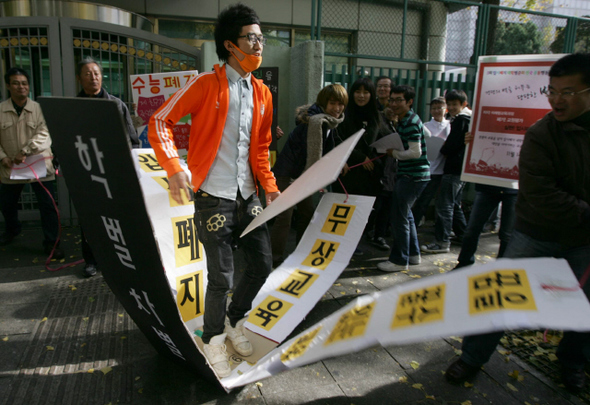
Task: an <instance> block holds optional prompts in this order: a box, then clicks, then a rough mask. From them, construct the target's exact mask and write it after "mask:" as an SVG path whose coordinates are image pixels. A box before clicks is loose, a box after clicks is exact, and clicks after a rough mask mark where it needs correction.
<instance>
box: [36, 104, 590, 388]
mask: <svg viewBox="0 0 590 405" xmlns="http://www.w3.org/2000/svg"><path fill="white" fill-rule="evenodd" d="M39 101H40V103H41V105H42V108H43V110H44V113H45V114H46V116H47V117H46V118H47V124H48V127H49V130H50V131H51V132H53V133H59V134H60V136H59V137H56V138H55V139H54V147H55V151H56V154H57V156H58V157H59V158H60V162H61V164H62V169H63V172H64V177H65V179H66V182H67V184H68V188H69V190H70V195H71V198H72V200H73V202H74V204H75V206H76V210H77V212H78V213H79V215H80V222H81V224H82V226H83V228H84V231H85V234H86V236H87V238H88V241H89V243H90V245H91V246H92V249H93V251H94V253H95V255H96V257H97V259H98V262H99V265H100V266H101V268H102V270H103V276H104V279H105V281H106V282H107V283H108V285H109V287H110V288H111V290H112V291H113V293H114V294H115V295H116V296H117V298H118V299H119V300H120V301H121V303H122V305H123V306H124V307H125V309H126V311H127V312H128V313H129V314H130V316H131V317H132V319H133V320H134V322H135V323H136V324H137V325H138V327H139V328H140V329H141V331H142V332H143V333H144V334H145V335H146V337H147V338H148V339H149V340H150V342H151V343H152V344H153V346H154V347H155V348H156V349H157V350H158V351H159V352H160V353H162V354H164V355H167V356H169V357H170V358H172V359H174V360H175V361H177V362H180V363H182V364H185V365H187V366H188V367H189V368H192V369H194V370H196V371H197V372H198V373H199V374H200V375H201V376H204V377H207V378H211V379H212V380H214V381H219V383H220V384H221V385H222V386H223V387H224V388H225V389H226V390H229V389H231V388H234V387H238V386H242V385H245V384H248V383H251V382H254V381H258V380H260V379H261V378H265V377H268V376H270V375H273V374H275V373H277V372H279V371H280V370H285V369H289V368H293V367H298V366H301V365H305V364H309V363H311V362H314V361H317V360H320V359H323V358H327V357H331V356H336V355H340V354H344V353H350V352H352V351H357V350H362V349H364V348H366V347H369V346H373V345H375V344H381V345H392V344H403V343H410V342H417V341H420V340H424V339H432V338H435V337H440V336H449V335H466V334H473V333H485V332H490V331H494V330H502V329H517V328H545V327H547V328H552V329H569V330H577V331H588V330H590V304H589V303H588V300H587V299H586V297H585V295H584V293H583V292H582V290H581V289H579V288H578V287H577V286H578V282H577V279H576V278H575V276H574V275H573V273H572V271H571V270H570V269H569V267H568V266H567V262H565V261H564V260H563V259H518V260H508V259H499V260H498V261H496V262H494V263H489V264H486V265H482V266H479V267H471V268H467V269H462V270H459V271H453V272H450V273H448V274H437V275H434V276H430V277H428V278H423V279H420V280H415V281H412V282H408V283H404V284H400V285H398V286H396V287H394V288H392V289H389V290H384V291H380V292H378V293H374V294H371V295H365V296H361V297H359V298H358V299H357V300H355V301H353V302H351V303H349V304H348V305H347V306H345V307H343V308H341V309H340V310H338V311H336V312H335V313H334V314H332V315H330V316H329V317H327V318H325V319H323V320H321V321H320V322H319V323H318V324H316V325H313V326H312V327H311V328H310V329H309V330H307V331H304V332H303V333H301V334H300V335H298V336H295V337H293V338H292V339H290V340H289V341H285V339H286V338H287V336H289V335H290V334H291V333H292V332H293V330H294V328H295V327H296V326H297V325H298V324H299V323H300V322H301V320H302V319H303V318H304V317H305V316H306V315H307V314H308V313H309V311H310V310H311V309H312V308H313V306H314V305H315V304H316V303H317V302H318V301H319V300H320V299H321V298H322V296H323V295H324V294H325V292H326V291H327V290H328V289H329V288H330V286H331V285H332V284H333V283H334V281H335V280H336V279H337V278H338V276H339V274H340V272H341V271H342V270H344V268H345V267H346V265H347V264H348V262H349V260H350V257H351V255H352V252H354V248H355V247H356V245H357V244H358V241H359V238H360V237H361V235H362V230H363V229H364V227H365V225H366V222H367V218H368V216H369V214H370V212H371V208H372V203H373V201H374V199H373V198H372V197H364V196H354V195H351V196H348V197H346V196H344V195H341V194H332V193H328V194H326V195H324V197H323V198H322V200H321V201H320V204H319V206H318V209H317V210H316V213H315V215H314V216H313V219H312V221H311V223H310V225H309V227H308V228H307V230H306V232H305V234H304V235H303V237H302V239H301V241H300V243H299V245H298V246H297V249H296V250H295V252H293V254H291V255H290V256H289V257H288V258H287V260H285V262H284V263H283V264H281V266H279V267H278V268H277V269H275V270H274V271H273V272H272V274H271V275H270V276H269V278H268V279H267V281H266V283H265V284H264V286H263V287H262V289H261V290H260V292H259V293H258V295H257V296H256V298H255V299H254V302H253V306H252V310H251V311H250V312H249V314H248V320H247V322H246V323H245V326H246V335H247V336H248V337H249V338H250V339H251V341H252V342H253V346H254V353H253V355H252V356H251V357H249V358H248V359H247V361H242V360H243V359H239V358H238V357H237V355H236V354H234V353H232V354H231V356H232V373H231V375H230V376H229V377H226V378H223V379H220V380H218V379H217V378H216V377H215V376H214V374H213V373H212V371H211V369H210V367H209V366H208V365H207V363H206V362H205V359H204V357H203V355H202V354H201V351H200V349H199V347H202V341H201V340H200V338H199V337H198V334H196V333H195V332H198V331H199V330H200V328H201V327H202V320H203V314H204V313H205V311H206V308H204V303H205V298H206V297H205V294H206V290H207V288H206V287H207V286H206V283H207V267H206V261H207V260H206V257H205V254H204V249H203V254H202V260H195V259H196V257H197V255H201V252H200V250H196V249H195V247H196V245H195V244H191V242H190V236H189V235H190V230H189V229H190V226H191V225H190V220H189V218H190V216H191V214H192V213H193V210H194V208H193V207H192V206H191V205H190V204H183V205H178V206H171V204H170V202H169V191H168V190H167V189H166V188H164V187H162V186H161V185H160V184H158V183H157V182H155V181H154V180H153V178H152V177H154V176H161V175H162V174H161V173H160V172H158V171H157V170H153V169H150V170H148V171H145V170H143V169H142V168H141V162H144V163H145V162H146V161H149V157H148V159H147V160H146V156H143V157H142V156H140V152H141V153H145V152H146V151H145V150H144V151H142V150H139V149H136V150H133V151H132V152H131V153H130V152H129V149H128V143H127V138H126V135H125V131H124V126H123V122H122V119H121V117H120V115H119V113H118V109H117V106H116V104H115V103H114V102H112V101H108V100H98V99H79V98H75V99H53V98H41V99H40V100H39ZM63 111H69V112H71V114H68V115H67V116H64V115H63V114H61V112H63ZM147 152H148V155H149V153H150V152H149V151H147ZM113 162H116V164H114V163H113ZM320 175H321V174H320ZM93 176H94V177H93ZM138 176H139V178H138ZM96 177H99V178H101V179H103V180H100V181H96V180H95V178H96ZM335 206H338V207H344V208H346V209H345V210H342V208H339V209H338V210H337V211H335V208H334V207H335ZM348 206H349V207H350V208H348ZM352 208H354V210H353V209H352ZM345 211H348V212H349V213H352V216H351V217H350V216H345V215H344V214H342V213H343V212H345ZM334 213H336V214H337V215H334ZM343 217H346V218H347V219H346V221H345V222H346V227H347V229H346V231H345V232H344V233H343V234H339V233H338V232H336V231H335V230H334V228H333V227H329V228H328V229H325V230H324V226H325V224H326V222H327V221H328V219H329V218H338V220H340V219H341V218H343ZM177 224H179V225H178V226H177ZM192 226H193V232H194V224H192ZM339 227H340V225H338V227H336V229H338V228H339ZM179 229H180V230H181V232H180V234H179V235H180V236H178V238H177V239H175V238H174V234H175V233H176V234H178V233H179ZM193 241H194V239H193ZM318 241H320V242H319V244H318ZM322 242H323V243H324V245H323V246H324V248H326V247H329V246H338V248H336V249H334V250H331V251H330V255H329V258H330V260H331V261H330V263H329V264H328V265H327V267H326V268H325V269H321V268H318V267H313V266H307V265H305V264H304V262H305V261H306V260H307V259H308V257H309V256H310V254H311V253H312V252H315V251H318V249H319V247H320V244H321V243H322ZM179 245H182V247H181V249H186V252H187V257H188V258H189V260H188V261H187V262H188V264H186V265H184V266H180V267H178V266H177V259H176V255H175V251H176V249H177V247H178V246H179ZM322 249H323V248H322ZM322 251H323V252H324V253H325V252H328V251H329V250H325V249H323V250H322ZM323 257H325V255H324V256H323ZM498 293H499V296H500V297H501V299H502V302H501V305H502V306H500V304H499V302H500V301H499V300H498ZM489 297H493V301H492V299H491V298H489ZM484 303H485V304H486V305H484ZM490 303H493V305H494V307H492V306H490V305H489V304H490ZM573 307H575V308H576V311H571V308H573ZM396 319H397V321H396ZM280 342H284V343H283V344H282V345H281V346H279V347H276V346H277V345H278V344H279V343H280ZM228 350H231V345H228Z"/></svg>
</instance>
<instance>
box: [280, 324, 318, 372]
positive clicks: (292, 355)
mask: <svg viewBox="0 0 590 405" xmlns="http://www.w3.org/2000/svg"><path fill="white" fill-rule="evenodd" d="M321 329H322V327H321V326H320V327H319V328H316V329H314V330H312V331H311V332H309V333H306V334H305V335H303V336H301V337H300V338H299V339H297V340H296V341H295V342H293V344H292V345H291V346H289V348H288V349H287V350H285V352H284V353H283V354H281V361H282V362H283V363H285V362H287V361H291V360H295V359H296V358H297V357H299V356H301V355H302V354H303V353H305V351H306V350H307V348H308V347H309V345H310V344H311V342H312V341H313V339H314V338H315V337H316V335H317V334H318V332H319V331H320V330H321Z"/></svg>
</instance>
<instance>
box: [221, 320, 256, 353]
mask: <svg viewBox="0 0 590 405" xmlns="http://www.w3.org/2000/svg"><path fill="white" fill-rule="evenodd" d="M244 322H246V318H244V319H241V320H239V321H238V323H236V326H235V327H234V328H232V326H231V323H230V322H229V318H228V317H225V331H224V332H225V333H227V337H228V338H229V340H230V341H231V344H232V346H233V347H234V350H235V351H236V352H238V354H239V355H240V356H244V357H247V356H249V355H251V354H252V353H253V352H254V349H253V348H252V344H251V343H250V341H249V340H248V338H247V337H246V336H245V335H244Z"/></svg>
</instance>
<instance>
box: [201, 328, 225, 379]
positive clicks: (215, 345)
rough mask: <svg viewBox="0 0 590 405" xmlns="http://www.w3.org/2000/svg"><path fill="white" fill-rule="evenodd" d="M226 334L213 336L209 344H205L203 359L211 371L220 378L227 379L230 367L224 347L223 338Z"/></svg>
mask: <svg viewBox="0 0 590 405" xmlns="http://www.w3.org/2000/svg"><path fill="white" fill-rule="evenodd" d="M226 337H227V333H222V334H221V335H217V336H213V337H212V338H211V340H210V341H209V343H208V344H207V343H205V346H204V350H205V357H206V358H207V361H208V362H209V364H211V366H212V367H213V370H215V372H216V373H217V375H218V376H219V377H221V378H223V377H227V376H228V375H230V374H231V367H230V366H229V361H228V356H227V351H226V347H225V338H226Z"/></svg>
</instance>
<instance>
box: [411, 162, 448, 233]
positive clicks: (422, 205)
mask: <svg viewBox="0 0 590 405" xmlns="http://www.w3.org/2000/svg"><path fill="white" fill-rule="evenodd" d="M442 176H443V175H442V174H431V175H430V181H429V182H428V185H427V186H426V188H425V189H424V191H422V193H421V194H420V197H418V199H417V200H416V203H415V204H414V208H412V214H413V215H414V220H415V221H416V222H417V223H418V224H419V223H420V221H422V218H424V216H425V215H426V211H428V206H429V205H430V202H431V201H432V199H433V198H434V197H435V196H436V194H437V193H438V189H439V187H440V182H441V180H442Z"/></svg>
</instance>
